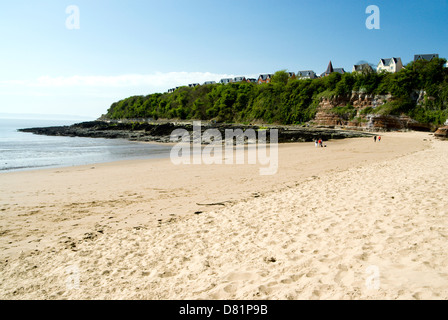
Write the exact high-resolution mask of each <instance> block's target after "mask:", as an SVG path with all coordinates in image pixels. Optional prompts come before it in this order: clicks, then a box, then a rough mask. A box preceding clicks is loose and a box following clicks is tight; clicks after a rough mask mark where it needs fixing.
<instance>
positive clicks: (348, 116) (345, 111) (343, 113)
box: [331, 103, 358, 120]
mask: <svg viewBox="0 0 448 320" xmlns="http://www.w3.org/2000/svg"><path fill="white" fill-rule="evenodd" d="M331 112H332V113H334V114H337V115H338V116H340V117H341V118H342V119H345V120H353V118H354V117H355V116H356V114H357V113H358V112H357V111H356V109H355V107H353V106H352V105H351V104H350V103H349V104H347V105H346V106H344V107H335V108H333V109H331Z"/></svg>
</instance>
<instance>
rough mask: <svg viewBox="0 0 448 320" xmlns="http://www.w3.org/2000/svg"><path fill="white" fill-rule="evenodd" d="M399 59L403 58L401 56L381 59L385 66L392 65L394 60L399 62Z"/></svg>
mask: <svg viewBox="0 0 448 320" xmlns="http://www.w3.org/2000/svg"><path fill="white" fill-rule="evenodd" d="M398 60H401V59H400V58H389V59H381V60H380V62H382V63H383V65H385V66H390V65H391V64H392V62H394V63H398Z"/></svg>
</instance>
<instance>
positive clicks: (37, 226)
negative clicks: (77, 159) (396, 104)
mask: <svg viewBox="0 0 448 320" xmlns="http://www.w3.org/2000/svg"><path fill="white" fill-rule="evenodd" d="M382 137H383V139H382V141H381V142H376V143H375V142H374V141H373V139H370V138H368V139H367V138H356V139H345V140H337V141H329V142H328V143H327V145H328V147H327V148H315V147H314V143H299V144H297V143H294V144H284V145H280V146H279V169H278V172H277V174H275V175H272V176H269V175H268V176H261V175H260V174H259V168H260V166H259V165H249V164H245V165H178V166H175V165H173V164H172V163H171V162H170V160H169V159H158V160H139V161H122V162H114V163H106V164H95V165H89V166H81V167H70V168H60V169H45V170H37V171H26V172H11V173H2V174H0V215H1V223H0V235H1V237H0V278H1V281H0V298H1V299H195V300H196V299H447V298H448V272H447V270H448V269H447V266H448V255H447V253H448V249H447V248H448V238H447V237H448V225H447V221H448V220H447V219H448V202H447V200H446V199H447V195H448V191H447V190H448V188H447V187H448V160H447V159H448V143H447V142H444V141H438V140H435V139H434V138H433V136H432V135H431V134H429V133H421V132H395V133H385V134H384V135H383V136H382Z"/></svg>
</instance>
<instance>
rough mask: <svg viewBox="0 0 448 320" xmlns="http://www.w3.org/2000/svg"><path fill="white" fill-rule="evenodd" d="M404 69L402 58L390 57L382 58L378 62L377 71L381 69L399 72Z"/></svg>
mask: <svg viewBox="0 0 448 320" xmlns="http://www.w3.org/2000/svg"><path fill="white" fill-rule="evenodd" d="M401 69H403V63H402V62H401V58H389V59H381V60H380V62H379V63H378V67H377V68H376V71H377V72H378V73H379V72H381V71H385V72H392V73H395V72H398V71H400V70H401Z"/></svg>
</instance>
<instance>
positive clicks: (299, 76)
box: [297, 70, 317, 79]
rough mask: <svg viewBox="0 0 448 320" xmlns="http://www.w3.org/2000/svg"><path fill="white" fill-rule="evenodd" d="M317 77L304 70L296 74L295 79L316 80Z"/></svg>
mask: <svg viewBox="0 0 448 320" xmlns="http://www.w3.org/2000/svg"><path fill="white" fill-rule="evenodd" d="M316 78H317V75H316V73H314V71H312V70H304V71H299V72H297V79H316Z"/></svg>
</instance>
